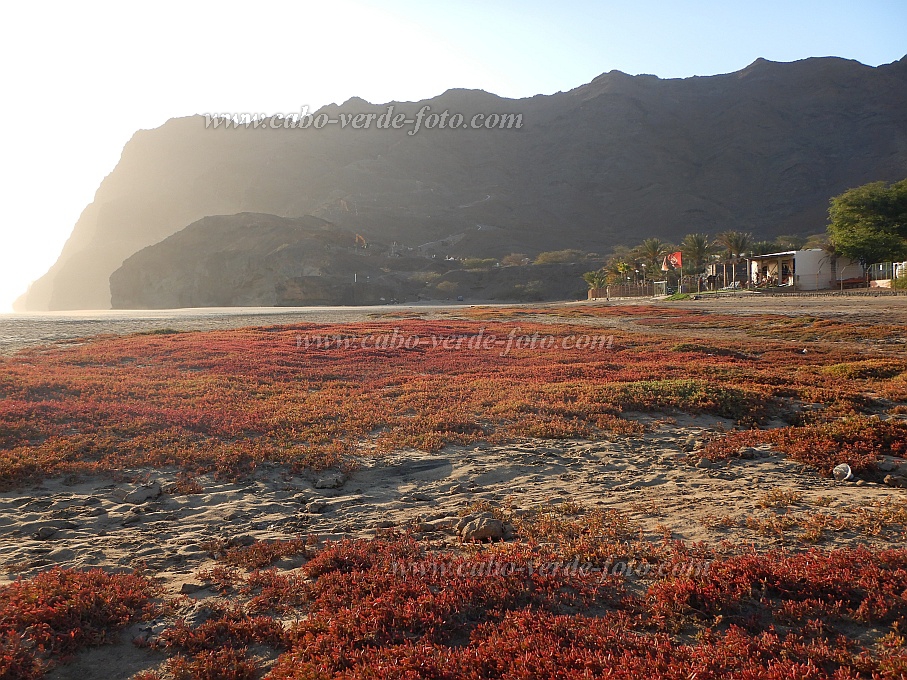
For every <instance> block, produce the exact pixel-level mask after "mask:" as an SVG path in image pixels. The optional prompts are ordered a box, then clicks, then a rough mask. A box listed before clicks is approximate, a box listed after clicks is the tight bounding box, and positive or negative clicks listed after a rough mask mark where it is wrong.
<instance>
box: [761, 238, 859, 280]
mask: <svg viewBox="0 0 907 680" xmlns="http://www.w3.org/2000/svg"><path fill="white" fill-rule="evenodd" d="M749 261H750V281H751V282H752V284H753V285H756V286H758V287H763V286H764V287H775V286H785V287H790V288H791V289H793V290H826V289H829V288H837V287H839V286H840V285H841V283H842V280H843V282H844V283H845V284H846V283H847V281H848V280H849V279H859V278H861V277H862V276H863V268H862V267H861V266H860V263H859V262H856V261H854V260H851V259H850V258H847V257H840V256H838V257H837V259H833V258H832V257H831V255H829V254H828V253H827V252H825V251H824V250H822V249H821V248H813V249H811V250H786V251H784V252H782V253H769V254H768V255H753V256H751V257H750V258H749Z"/></svg>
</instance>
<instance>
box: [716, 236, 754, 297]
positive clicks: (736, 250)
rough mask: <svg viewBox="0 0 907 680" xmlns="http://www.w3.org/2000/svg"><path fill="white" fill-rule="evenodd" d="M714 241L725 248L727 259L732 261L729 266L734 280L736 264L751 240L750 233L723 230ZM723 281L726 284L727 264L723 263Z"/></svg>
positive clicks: (748, 247) (747, 248)
mask: <svg viewBox="0 0 907 680" xmlns="http://www.w3.org/2000/svg"><path fill="white" fill-rule="evenodd" d="M715 242H716V243H717V244H718V245H719V246H721V247H722V248H724V249H725V252H726V255H727V259H728V260H731V261H732V264H731V268H732V271H733V277H734V280H736V279H737V264H738V263H739V262H740V258H742V257H743V256H744V254H746V252H747V251H748V250H749V249H750V245H751V244H752V242H753V236H752V234H749V233H747V232H744V231H723V232H721V233H720V234H718V236H716V237H715ZM724 268H725V282H724V285H727V265H726V264H725V267H724Z"/></svg>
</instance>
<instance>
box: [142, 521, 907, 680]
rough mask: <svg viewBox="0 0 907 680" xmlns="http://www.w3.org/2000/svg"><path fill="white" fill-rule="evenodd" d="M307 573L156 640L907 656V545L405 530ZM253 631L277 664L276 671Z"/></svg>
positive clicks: (433, 665) (330, 649)
mask: <svg viewBox="0 0 907 680" xmlns="http://www.w3.org/2000/svg"><path fill="white" fill-rule="evenodd" d="M615 547H616V548H617V549H620V545H616V546H615ZM643 567H645V568H643ZM300 572H301V573H299V574H297V573H290V574H280V573H277V572H274V571H271V572H253V573H251V574H250V575H249V576H248V578H247V579H243V578H240V579H239V580H238V581H236V583H235V584H234V585H233V586H232V591H231V601H232V602H233V603H235V604H233V605H231V606H229V607H227V606H220V607H216V608H214V609H213V610H212V615H211V618H210V619H209V620H208V621H206V622H205V623H203V624H202V625H201V626H200V627H198V628H197V629H194V630H192V629H189V628H188V627H187V626H186V625H185V624H184V623H183V622H182V621H178V622H177V623H176V624H175V625H174V626H172V627H171V628H170V629H168V630H166V631H164V632H163V633H162V634H161V636H160V638H159V639H158V641H157V642H156V643H155V645H156V646H157V647H159V648H161V649H164V650H166V651H168V652H169V653H170V654H172V655H173V656H172V657H171V658H170V660H169V661H168V662H167V663H166V669H167V671H168V672H169V673H170V674H172V676H173V677H177V678H207V677H225V678H256V677H261V676H262V675H264V673H265V672H266V671H267V675H265V676H264V677H266V678H271V679H274V680H278V679H280V680H284V679H297V678H299V679H302V678H325V679H327V678H348V679H351V680H354V679H358V678H386V679H390V678H394V679H398V678H399V679H402V678H413V679H417V678H441V679H445V680H446V679H450V680H454V679H455V678H472V679H475V680H481V679H486V678H488V679H492V678H494V679H501V680H505V679H506V680H518V679H521V678H553V677H557V678H564V679H565V680H571V679H573V678H576V679H579V678H590V677H614V678H626V679H628V680H629V679H634V680H635V679H637V678H654V679H662V678H672V679H673V678H678V679H679V678H691V677H695V678H711V679H714V680H718V679H720V678H728V677H737V678H753V679H762V678H764V679H770V678H771V679H778V678H832V677H834V678H866V679H867V680H868V679H869V678H890V679H894V678H899V677H902V674H903V673H904V672H905V670H907V653H905V650H904V639H903V637H902V634H901V632H900V631H901V630H902V629H903V626H904V625H905V624H907V599H905V595H904V594H905V592H907V552H905V551H903V550H891V551H882V552H873V551H871V550H868V549H865V548H857V549H847V550H835V551H820V550H810V551H807V552H803V553H788V552H785V551H780V550H779V551H773V552H770V553H766V554H751V553H748V554H742V555H730V556H721V555H718V554H715V553H711V552H708V551H705V550H697V551H693V550H688V549H686V548H684V547H683V546H679V545H675V546H666V547H665V549H664V550H663V554H662V555H661V557H660V558H659V559H658V560H657V561H654V562H651V563H649V562H639V563H635V564H633V565H632V566H629V565H628V563H626V562H623V561H617V562H615V561H613V560H603V559H599V560H595V559H593V560H590V561H588V562H582V561H580V562H567V561H565V560H563V558H562V556H559V555H558V554H556V553H555V552H553V551H550V550H548V549H546V548H543V547H541V546H532V545H507V546H502V547H494V548H487V549H478V550H475V551H473V552H469V553H463V552H460V553H451V552H437V551H432V550H431V546H430V545H428V544H424V543H418V542H416V541H413V540H410V539H405V538H400V539H392V540H388V541H385V540H373V541H356V542H343V543H336V544H330V545H328V546H326V547H325V548H324V549H322V550H321V551H320V552H319V553H318V554H317V555H316V556H315V557H314V559H312V560H311V561H309V562H308V564H306V565H305V566H304V567H302V569H301V570H300ZM263 589H268V591H269V592H270V593H271V600H270V602H271V605H270V606H273V607H274V610H273V611H275V612H280V613H281V614H282V616H283V620H285V621H287V620H292V619H289V617H288V613H289V612H295V616H294V617H293V619H294V620H295V621H294V622H293V623H291V624H290V625H289V626H288V627H287V628H282V627H280V626H274V625H273V621H274V619H273V618H271V614H270V611H271V610H269V609H267V606H268V605H265V606H264V607H263V606H262V601H261V600H260V597H259V594H260V593H261V592H262V591H263ZM250 597H251V598H252V600H248V598H250ZM247 601H248V602H256V603H257V604H256V605H255V606H250V605H247V604H245V602H247ZM252 646H255V647H256V649H258V650H261V649H262V648H269V649H270V650H272V651H271V653H270V654H268V655H266V656H267V657H269V658H271V659H273V658H274V656H277V655H279V656H277V659H276V662H274V663H273V665H271V664H270V662H265V663H266V664H267V666H270V668H269V669H268V668H267V667H266V666H265V664H263V663H262V658H263V657H262V656H261V655H259V656H258V657H257V658H256V657H253V655H252V654H250V653H249V650H250V648H251V647H252ZM162 677H164V676H163V675H161V674H159V673H158V672H149V673H146V674H143V676H142V678H143V679H145V678H147V679H149V680H150V679H152V678H162Z"/></svg>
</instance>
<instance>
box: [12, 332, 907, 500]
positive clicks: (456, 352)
mask: <svg viewBox="0 0 907 680" xmlns="http://www.w3.org/2000/svg"><path fill="white" fill-rule="evenodd" d="M599 331H600V329H594V328H590V327H588V326H570V325H561V324H559V325H549V324H533V323H497V322H478V321H461V322H432V321H423V320H410V321H399V322H394V323H381V322H373V323H359V324H347V325H334V326H304V327H273V328H259V329H245V330H231V331H217V332H205V333H171V334H164V335H158V334H146V335H133V336H127V337H102V338H98V339H96V340H93V341H89V342H87V343H85V344H83V345H80V346H77V347H71V348H51V349H44V350H31V351H27V352H23V353H20V354H18V355H16V356H14V357H11V358H6V359H3V360H2V361H0V484H3V485H6V486H9V485H10V484H16V483H21V482H23V481H25V480H29V479H36V478H40V477H41V476H44V475H48V474H61V473H73V472H89V471H96V470H100V471H104V470H117V469H123V468H127V467H135V466H154V467H161V466H168V465H176V466H179V467H181V468H183V469H184V470H187V471H193V472H194V471H202V470H206V471H216V472H219V473H223V474H227V475H237V474H241V473H243V471H248V470H250V469H251V468H252V467H254V466H255V465H257V464H258V463H260V462H262V461H265V460H269V461H275V462H279V463H286V464H289V465H292V466H294V467H296V468H306V467H307V468H324V467H328V466H333V465H338V464H342V463H343V461H344V460H345V459H346V457H347V456H349V455H350V454H361V453H368V452H371V451H387V450H392V449H396V448H400V447H417V448H421V449H426V450H434V449H438V448H439V447H442V446H444V445H446V444H451V443H460V444H462V443H469V442H474V441H478V440H485V441H490V442H506V441H509V440H513V439H516V438H520V437H527V436H532V437H579V438H585V437H592V436H595V435H596V434H597V433H600V432H602V431H612V432H622V433H632V432H638V431H639V429H640V427H639V425H638V424H636V423H634V422H631V421H628V420H625V419H623V418H621V417H620V416H621V414H622V413H623V412H625V411H628V410H632V411H658V410H680V411H688V412H705V413H711V414H715V415H718V416H723V417H728V418H733V419H736V420H738V421H739V422H741V423H744V424H747V423H754V422H759V421H760V420H762V419H763V418H765V417H766V416H768V415H770V414H772V413H783V412H784V411H785V409H786V408H787V405H788V404H789V403H791V402H792V401H794V400H802V401H808V402H817V403H820V404H823V405H825V406H826V407H828V408H827V410H828V412H829V413H835V414H837V415H840V414H842V413H851V412H854V411H860V410H864V409H867V408H870V407H872V406H873V403H874V402H873V399H872V398H871V397H868V396H867V393H868V391H870V390H873V391H875V392H876V393H878V394H883V393H886V392H885V390H886V389H888V390H889V392H890V393H891V394H892V395H894V394H897V393H898V391H899V390H901V386H902V384H903V380H902V376H903V373H904V371H905V369H907V364H905V362H903V361H902V362H897V361H893V360H892V361H890V362H888V363H887V364H886V365H885V366H884V367H867V366H864V365H861V364H859V361H860V360H861V357H860V355H858V354H855V353H853V352H849V351H845V350H841V349H836V348H834V347H826V346H816V347H815V348H814V349H812V350H811V351H810V353H809V354H808V355H803V354H802V353H800V352H799V351H797V350H795V349H792V348H790V347H789V346H787V345H784V344H778V343H772V342H768V341H761V342H760V343H759V344H758V346H754V345H751V344H747V343H739V342H737V343H735V342H720V343H719V342H712V341H702V342H697V343H679V344H677V343H676V341H673V340H668V339H665V338H659V337H655V336H646V335H644V334H639V333H634V334H632V335H626V334H624V335H621V334H614V335H610V334H609V335H605V334H602V333H599ZM596 333H598V334H596ZM851 364H852V365H853V367H854V368H853V370H852V375H850V377H849V378H848V379H847V380H841V379H838V375H837V374H836V373H835V371H845V372H847V371H849V370H851V369H850V368H848V366H850V365H851ZM842 367H843V368H842ZM877 369H878V370H877ZM823 370H826V371H827V372H825V373H823ZM829 371H830V373H829ZM888 386H893V387H888Z"/></svg>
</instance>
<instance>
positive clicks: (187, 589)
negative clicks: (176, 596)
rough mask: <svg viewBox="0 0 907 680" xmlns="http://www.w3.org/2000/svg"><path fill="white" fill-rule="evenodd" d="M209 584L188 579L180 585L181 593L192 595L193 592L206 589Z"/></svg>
mask: <svg viewBox="0 0 907 680" xmlns="http://www.w3.org/2000/svg"><path fill="white" fill-rule="evenodd" d="M207 587H208V586H207V585H205V584H204V583H194V582H191V581H187V582H186V583H184V584H183V585H181V586H180V595H192V593H197V592H198V591H199V590H204V589H205V588H207Z"/></svg>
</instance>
